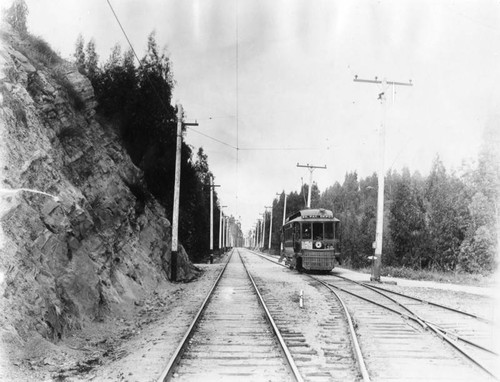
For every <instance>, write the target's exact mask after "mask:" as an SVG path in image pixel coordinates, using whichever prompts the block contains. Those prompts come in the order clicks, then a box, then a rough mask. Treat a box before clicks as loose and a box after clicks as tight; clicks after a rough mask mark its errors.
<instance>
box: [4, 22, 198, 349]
mask: <svg viewBox="0 0 500 382" xmlns="http://www.w3.org/2000/svg"><path fill="white" fill-rule="evenodd" d="M1 40H2V45H1V47H0V90H1V95H0V106H1V111H0V183H1V184H0V218H1V230H0V299H1V301H0V304H1V311H0V328H1V329H0V330H1V333H0V336H1V340H2V343H3V344H9V343H11V344H12V343H18V344H20V343H22V342H23V341H25V340H26V339H28V338H30V337H32V336H41V337H43V338H44V339H46V340H49V341H52V342H57V341H58V340H59V339H60V338H62V337H64V336H65V335H66V333H67V332H68V331H70V330H72V329H78V328H81V327H82V326H84V325H87V324H90V323H91V322H92V321H94V320H106V319H107V317H108V316H110V315H113V314H117V313H119V311H120V310H122V309H123V310H125V309H127V308H129V307H130V306H133V305H134V303H136V304H137V302H138V301H140V300H141V299H142V298H144V297H145V296H146V295H147V294H148V293H150V292H152V291H153V290H155V289H156V288H159V287H160V286H161V285H162V283H164V282H166V281H168V277H169V274H170V269H169V261H170V249H169V248H170V231H171V230H170V223H169V221H168V220H167V218H166V212H165V211H164V209H163V208H162V207H161V206H160V205H159V204H158V203H157V201H156V200H155V199H154V198H153V197H152V195H151V194H150V193H149V192H148V190H147V189H146V187H145V184H144V181H143V176H142V173H141V171H140V170H139V169H138V168H137V167H135V166H134V165H133V163H132V162H131V160H130V158H129V156H128V155H127V153H126V151H125V150H124V148H123V147H122V146H121V144H120V140H119V137H118V136H117V134H116V133H115V129H114V127H113V126H111V125H109V124H107V123H104V122H102V121H101V122H100V121H99V118H98V116H97V115H96V113H95V107H96V101H95V99H94V92H93V89H92V86H91V84H90V82H89V80H88V79H87V78H86V77H84V76H82V75H81V74H80V73H79V72H78V71H77V70H76V68H75V67H74V66H73V65H71V64H69V63H67V62H63V61H62V60H59V59H58V60H56V62H54V61H52V62H53V64H50V65H47V60H45V59H44V57H42V56H40V54H39V53H37V52H35V51H34V50H33V49H35V48H36V47H33V46H30V43H29V42H26V41H24V40H21V39H20V38H19V37H18V36H17V35H16V34H15V33H13V32H12V31H10V30H6V27H5V26H4V27H3V31H2V34H1ZM39 191H40V192H42V193H40V192H39ZM180 257H181V259H180V261H179V266H180V269H179V270H178V279H180V281H189V280H190V279H192V278H194V277H195V276H196V275H197V272H198V271H197V269H196V268H195V267H194V266H193V265H192V264H191V263H190V262H189V260H188V259H187V256H186V254H185V252H184V251H183V250H182V248H181V251H180Z"/></svg>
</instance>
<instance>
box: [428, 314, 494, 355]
mask: <svg viewBox="0 0 500 382" xmlns="http://www.w3.org/2000/svg"><path fill="white" fill-rule="evenodd" d="M424 322H425V323H427V324H428V325H432V326H433V327H435V328H436V329H438V330H439V331H440V332H442V333H443V334H446V335H447V336H448V337H450V338H453V339H456V340H458V341H462V342H464V343H466V344H467V345H470V346H474V347H475V348H478V349H481V350H483V351H485V352H487V353H490V354H493V355H496V356H498V353H497V352H496V351H494V350H491V349H488V348H486V347H484V346H482V345H479V344H477V343H475V342H473V341H470V340H468V339H466V338H464V337H461V336H459V335H457V334H455V333H452V332H450V331H449V330H446V329H444V328H443V327H441V326H440V325H439V324H436V323H434V322H432V321H429V320H424Z"/></svg>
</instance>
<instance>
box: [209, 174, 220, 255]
mask: <svg viewBox="0 0 500 382" xmlns="http://www.w3.org/2000/svg"><path fill="white" fill-rule="evenodd" d="M215 187H220V185H218V184H214V179H213V176H212V175H210V264H212V263H213V262H214V188H215Z"/></svg>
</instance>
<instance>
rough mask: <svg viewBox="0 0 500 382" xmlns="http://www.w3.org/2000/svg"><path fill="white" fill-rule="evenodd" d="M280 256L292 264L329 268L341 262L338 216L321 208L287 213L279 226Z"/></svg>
mask: <svg viewBox="0 0 500 382" xmlns="http://www.w3.org/2000/svg"><path fill="white" fill-rule="evenodd" d="M281 235H282V236H281V239H282V242H283V253H282V254H281V256H282V258H283V257H285V263H286V264H287V265H288V266H289V267H290V268H291V269H293V268H295V269H297V271H299V272H302V271H304V270H316V271H328V272H329V271H331V270H332V269H333V268H334V267H335V264H334V262H335V261H337V262H339V263H340V243H339V239H340V220H339V219H337V218H335V217H334V216H333V213H332V211H330V210H326V209H324V208H318V209H304V210H300V211H298V212H296V213H294V214H292V215H290V216H289V217H288V218H287V219H286V220H285V224H284V225H283V227H282V231H281Z"/></svg>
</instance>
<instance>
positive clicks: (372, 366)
mask: <svg viewBox="0 0 500 382" xmlns="http://www.w3.org/2000/svg"><path fill="white" fill-rule="evenodd" d="M254 253H256V252H254ZM256 254H258V255H259V256H261V257H264V258H265V259H267V260H269V261H273V262H274V263H276V264H279V263H278V262H277V261H276V260H275V258H272V257H270V256H263V255H262V254H260V253H256ZM279 265H282V264H279ZM333 276H335V275H333V274H331V275H321V276H320V275H308V274H306V275H304V277H309V278H312V279H314V280H316V281H318V282H320V283H321V285H325V284H327V285H328V286H329V287H330V288H334V289H335V290H337V293H338V294H340V296H341V297H342V299H343V300H344V301H346V303H347V305H348V308H349V310H350V311H351V312H352V314H353V316H354V319H355V321H356V324H357V331H358V334H359V337H360V339H361V345H362V350H363V354H364V356H365V360H366V362H367V367H368V370H369V372H370V376H371V377H372V379H373V380H398V381H399V380H443V379H444V380H474V381H476V380H494V379H496V378H497V377H496V376H495V373H494V371H493V370H494V367H495V366H496V365H497V364H498V355H496V354H495V352H494V351H492V346H491V343H488V342H489V340H491V338H492V335H491V334H492V333H491V332H492V330H493V326H492V323H491V322H488V321H487V320H485V319H482V318H481V317H474V315H471V314H468V313H467V312H460V311H458V310H456V309H453V310H452V309H449V308H445V307H443V306H439V305H438V304H435V305H434V304H432V303H430V302H427V301H416V300H415V299H410V296H405V295H402V294H399V295H395V294H394V293H392V292H390V291H388V290H381V288H374V287H373V286H372V285H371V284H367V283H359V282H354V281H353V280H350V279H347V278H343V277H333ZM404 300H406V301H404ZM408 301H411V303H409V302H408ZM429 307H432V308H429ZM443 312H445V313H443ZM430 334H434V335H430Z"/></svg>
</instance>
